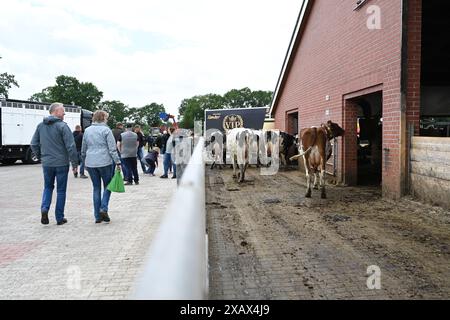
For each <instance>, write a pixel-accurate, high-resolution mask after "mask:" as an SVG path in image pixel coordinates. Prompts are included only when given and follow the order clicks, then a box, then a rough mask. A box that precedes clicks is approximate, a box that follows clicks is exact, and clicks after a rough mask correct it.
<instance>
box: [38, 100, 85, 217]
mask: <svg viewBox="0 0 450 320" xmlns="http://www.w3.org/2000/svg"><path fill="white" fill-rule="evenodd" d="M49 111H50V116H49V117H47V118H45V119H44V121H43V122H41V123H40V124H38V126H37V128H36V131H35V133H34V135H33V138H32V140H31V150H32V151H33V152H34V154H35V155H36V156H37V157H38V158H39V159H41V162H42V169H43V173H44V192H43V195H42V204H41V223H42V224H49V220H48V212H49V211H50V205H51V203H52V195H53V189H54V188H55V179H56V208H55V218H56V222H57V225H63V224H65V223H66V222H67V219H66V218H64V207H65V204H66V190H67V177H68V175H69V164H70V162H71V163H72V168H73V172H74V174H75V173H77V171H78V154H77V149H76V147H75V141H74V139H73V135H72V132H71V130H70V128H69V126H68V125H67V124H66V123H65V122H63V120H64V115H65V112H64V105H63V104H62V103H53V104H51V105H50V110H49Z"/></svg>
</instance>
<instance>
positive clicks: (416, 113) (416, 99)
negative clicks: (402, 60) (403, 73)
mask: <svg viewBox="0 0 450 320" xmlns="http://www.w3.org/2000/svg"><path fill="white" fill-rule="evenodd" d="M407 32H408V33H407V34H408V36H407V37H408V38H407V46H408V49H407V50H408V51H407V77H406V79H407V91H406V106H407V109H406V118H407V122H408V123H412V124H413V125H414V134H415V135H419V120H420V75H421V72H420V71H421V56H422V0H409V1H408V31H407Z"/></svg>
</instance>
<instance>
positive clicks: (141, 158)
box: [137, 147, 146, 173]
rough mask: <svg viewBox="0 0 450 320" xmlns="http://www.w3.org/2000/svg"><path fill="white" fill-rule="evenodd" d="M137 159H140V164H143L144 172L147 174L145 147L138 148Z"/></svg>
mask: <svg viewBox="0 0 450 320" xmlns="http://www.w3.org/2000/svg"><path fill="white" fill-rule="evenodd" d="M137 158H138V160H139V162H140V163H141V168H142V172H144V173H145V171H146V169H145V163H144V147H140V148H138V150H137Z"/></svg>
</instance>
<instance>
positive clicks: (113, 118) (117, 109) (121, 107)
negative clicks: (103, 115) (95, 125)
mask: <svg viewBox="0 0 450 320" xmlns="http://www.w3.org/2000/svg"><path fill="white" fill-rule="evenodd" d="M99 109H101V110H104V111H106V112H108V113H109V118H108V126H109V127H110V128H111V129H113V128H115V126H116V124H117V123H118V122H124V120H125V118H126V117H128V116H129V114H130V109H129V108H128V106H127V105H125V104H124V103H122V102H120V101H117V100H114V101H103V102H101V103H100V105H99Z"/></svg>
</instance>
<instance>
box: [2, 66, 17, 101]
mask: <svg viewBox="0 0 450 320" xmlns="http://www.w3.org/2000/svg"><path fill="white" fill-rule="evenodd" d="M1 58H2V57H0V59H1ZM12 86H16V87H17V88H18V87H19V84H18V83H17V81H16V79H15V76H14V75H12V74H8V73H6V72H4V73H1V74H0V97H3V98H6V99H8V92H9V89H11V88H12Z"/></svg>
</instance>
